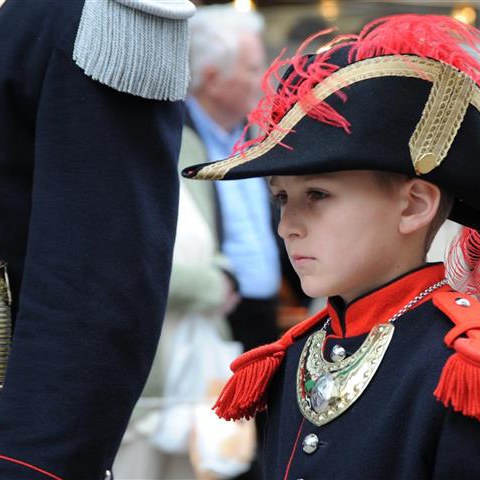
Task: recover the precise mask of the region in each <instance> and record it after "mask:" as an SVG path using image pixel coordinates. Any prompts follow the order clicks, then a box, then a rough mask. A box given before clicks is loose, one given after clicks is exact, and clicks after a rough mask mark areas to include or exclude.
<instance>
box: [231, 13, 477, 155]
mask: <svg viewBox="0 0 480 480" xmlns="http://www.w3.org/2000/svg"><path fill="white" fill-rule="evenodd" d="M330 32H331V30H326V31H322V32H319V33H317V34H315V35H313V36H311V37H309V38H307V40H305V42H304V43H303V44H302V45H301V46H300V48H299V49H298V50H297V52H296V53H295V54H294V55H293V57H291V58H283V57H284V54H285V51H283V52H282V53H281V54H280V55H279V56H278V57H277V58H276V59H275V60H274V62H273V63H272V65H271V66H270V68H269V69H268V70H267V72H266V73H265V75H264V78H263V81H262V89H263V92H264V97H263V98H262V100H260V102H259V104H258V106H257V107H256V108H255V110H253V111H252V112H251V113H250V115H249V117H248V124H247V126H246V128H245V133H246V132H247V130H249V129H250V127H252V126H256V127H257V128H259V130H260V132H261V133H260V135H259V136H258V137H257V138H255V139H253V140H250V141H248V142H245V141H244V139H245V133H244V135H243V136H242V138H241V139H240V140H239V141H238V142H237V144H236V145H235V148H234V151H235V152H237V153H238V152H243V151H244V150H245V149H246V148H248V147H250V146H251V145H253V144H256V143H259V142H261V141H262V140H263V139H264V138H265V137H266V136H267V135H268V134H269V133H270V132H271V131H272V130H275V129H279V128H280V127H279V126H278V123H279V122H280V120H281V119H282V118H283V116H284V115H285V114H286V113H287V112H288V110H290V108H292V106H293V105H294V104H295V103H297V102H298V103H300V105H301V106H302V108H303V109H304V111H305V112H306V113H307V114H308V115H309V116H310V117H312V118H315V119H316V120H318V121H320V122H324V123H326V124H329V125H332V126H335V127H339V128H343V129H344V130H345V131H346V132H347V133H348V132H349V131H350V123H349V122H348V119H345V118H344V117H342V115H340V114H339V113H338V112H337V111H336V110H335V109H334V108H332V107H331V106H330V105H329V104H328V103H326V102H318V101H317V100H316V99H315V98H314V96H313V93H312V91H313V88H314V87H315V86H316V85H317V84H318V83H320V82H321V81H322V80H324V79H325V78H327V77H329V76H330V75H331V74H332V73H333V72H335V71H336V70H338V69H339V66H338V65H334V64H332V63H331V62H330V59H331V57H332V55H333V53H335V52H336V51H337V50H339V49H341V48H344V47H347V46H350V47H351V49H350V54H349V62H350V63H353V62H356V61H360V60H365V59H368V58H372V57H377V56H382V55H400V54H410V55H417V56H420V57H425V58H431V59H434V60H438V61H441V62H444V63H447V64H449V65H452V66H453V67H455V68H457V69H458V70H461V71H462V72H464V73H466V74H467V75H469V76H470V77H471V78H472V79H473V80H474V81H475V82H476V83H477V84H480V60H479V59H480V57H478V54H479V53H480V49H479V46H478V45H479V44H480V31H479V30H477V29H475V28H474V27H471V26H469V25H466V24H464V23H462V22H460V21H458V20H455V19H453V18H450V17H446V16H440V15H414V14H407V15H393V16H389V17H384V18H380V19H377V20H375V21H373V22H371V23H369V24H368V25H366V26H365V27H364V28H363V30H362V31H361V32H360V33H359V34H358V35H349V36H345V35H343V36H338V37H337V38H336V39H334V40H333V41H332V42H330V43H329V44H327V46H325V48H322V52H321V53H318V54H317V55H316V56H315V58H314V59H313V60H311V61H310V63H309V62H308V61H307V58H306V57H305V51H307V50H308V49H312V50H313V51H315V50H318V46H317V47H316V48H315V47H313V44H314V42H315V41H316V40H317V39H318V38H320V37H321V36H322V35H324V34H327V33H330ZM286 66H291V67H292V71H291V73H290V74H289V75H288V76H286V78H283V79H282V76H281V72H282V71H283V70H284V69H285V67H286ZM277 85H278V86H277ZM337 95H338V96H340V98H342V99H343V100H344V101H346V99H347V96H346V94H345V93H344V92H342V91H338V92H337ZM284 146H286V145H284Z"/></svg>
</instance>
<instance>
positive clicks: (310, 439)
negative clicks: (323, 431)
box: [302, 433, 319, 455]
mask: <svg viewBox="0 0 480 480" xmlns="http://www.w3.org/2000/svg"><path fill="white" fill-rule="evenodd" d="M318 443H319V441H318V437H317V436H316V435H315V434H314V433H311V434H310V435H307V436H306V437H305V438H304V439H303V445H302V446H303V451H304V452H305V453H307V454H308V455H311V454H312V453H315V452H316V451H317V448H318Z"/></svg>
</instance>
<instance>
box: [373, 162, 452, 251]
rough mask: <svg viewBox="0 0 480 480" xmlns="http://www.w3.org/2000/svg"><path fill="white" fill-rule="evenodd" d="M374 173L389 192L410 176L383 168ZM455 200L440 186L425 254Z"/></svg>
mask: <svg viewBox="0 0 480 480" xmlns="http://www.w3.org/2000/svg"><path fill="white" fill-rule="evenodd" d="M373 174H374V178H375V180H376V181H377V183H378V184H379V185H380V187H382V188H384V189H386V190H387V191H389V192H390V191H392V190H393V189H394V188H395V186H396V185H398V183H399V182H400V181H401V180H402V179H405V178H409V177H408V176H407V175H403V174H401V173H395V172H384V171H381V170H375V171H373ZM412 178H414V177H412ZM454 200H455V197H454V196H453V195H452V194H450V193H449V192H447V191H446V190H445V189H443V188H440V203H439V204H438V208H437V213H436V214H435V216H434V217H433V220H432V221H431V222H430V225H429V226H428V230H427V234H426V236H425V254H427V252H428V250H429V249H430V247H431V245H432V242H433V240H434V239H435V236H436V235H437V233H438V231H439V230H440V227H441V226H442V225H443V224H444V223H445V222H446V220H447V219H448V217H449V215H450V212H451V211H452V207H453V202H454Z"/></svg>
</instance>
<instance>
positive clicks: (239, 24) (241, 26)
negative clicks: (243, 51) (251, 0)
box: [190, 5, 264, 91]
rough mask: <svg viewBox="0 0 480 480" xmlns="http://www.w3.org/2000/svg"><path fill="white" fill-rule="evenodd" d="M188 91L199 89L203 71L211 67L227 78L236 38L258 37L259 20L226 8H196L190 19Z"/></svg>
mask: <svg viewBox="0 0 480 480" xmlns="http://www.w3.org/2000/svg"><path fill="white" fill-rule="evenodd" d="M190 28H191V38H190V72H191V81H190V90H192V91H195V90H198V88H200V87H201V85H202V81H203V72H204V70H205V68H207V67H210V66H214V67H215V68H217V69H218V70H219V72H220V73H221V74H222V75H225V76H227V75H228V73H229V71H230V70H231V68H232V65H233V63H234V61H235V57H236V55H237V51H238V45H239V39H240V36H241V35H242V34H244V33H258V34H260V33H262V31H263V28H264V21H263V17H262V16H261V15H260V14H259V13H256V12H247V13H241V12H239V11H237V10H235V9H234V8H233V7H232V6H230V5H210V6H206V7H199V8H198V9H197V13H196V14H195V15H194V16H193V17H192V18H191V19H190Z"/></svg>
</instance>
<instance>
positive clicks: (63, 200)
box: [0, 0, 194, 480]
mask: <svg viewBox="0 0 480 480" xmlns="http://www.w3.org/2000/svg"><path fill="white" fill-rule="evenodd" d="M193 11H194V6H193V4H191V3H190V2H188V1H186V0H185V1H180V2H175V4H173V5H172V2H162V1H159V2H155V3H152V2H148V1H142V0H141V1H136V2H132V1H130V0H87V1H86V2H84V1H83V0H68V1H65V0H41V1H39V0H21V1H18V0H7V1H6V3H5V4H4V5H3V6H2V8H1V9H0V225H1V227H0V259H2V260H4V261H6V262H8V269H9V276H10V283H11V296H12V299H13V305H12V317H13V320H14V327H13V330H14V333H13V339H12V342H11V349H10V356H9V359H8V365H7V371H6V378H5V381H4V384H3V389H2V391H1V394H0V479H2V480H12V479H15V480H21V479H28V480H34V479H35V480H37V479H38V480H46V479H57V480H58V479H69V480H101V479H103V478H112V473H111V472H110V471H109V470H110V468H111V465H112V462H113V458H114V456H115V453H116V450H117V448H118V445H119V444H120V440H121V438H122V434H123V432H124V430H125V428H126V425H127V422H128V419H129V416H130V413H131V410H132V409H133V406H134V404H135V401H136V399H137V398H138V396H139V395H140V392H141V391H142V387H143V384H144V382H145V379H146V377H147V374H148V371H149V368H150V364H151V361H152V359H153V356H154V352H155V348H156V346H157V343H158V337H159V334H160V328H161V324H162V317H163V313H164V308H165V296H166V290H167V284H168V279H169V273H170V264H171V253H172V244H173V240H174V238H173V237H174V232H175V224H176V212H177V200H178V182H177V178H176V177H177V175H176V159H177V155H178V150H179V144H180V131H181V124H182V118H183V106H182V102H181V101H179V100H180V99H181V98H183V96H184V94H185V89H186V84H187V78H188V72H187V66H186V56H187V49H188V42H187V37H188V34H187V28H188V26H187V24H186V19H187V17H189V16H190V15H192V14H193ZM159 43H160V44H161V45H159ZM2 362H3V363H5V359H4V358H3V357H2Z"/></svg>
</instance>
